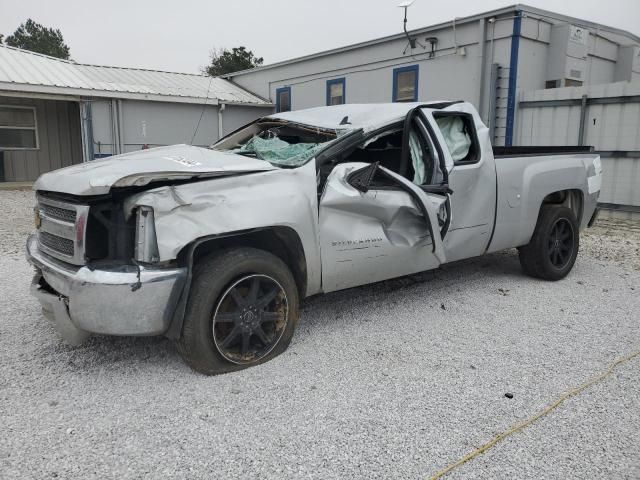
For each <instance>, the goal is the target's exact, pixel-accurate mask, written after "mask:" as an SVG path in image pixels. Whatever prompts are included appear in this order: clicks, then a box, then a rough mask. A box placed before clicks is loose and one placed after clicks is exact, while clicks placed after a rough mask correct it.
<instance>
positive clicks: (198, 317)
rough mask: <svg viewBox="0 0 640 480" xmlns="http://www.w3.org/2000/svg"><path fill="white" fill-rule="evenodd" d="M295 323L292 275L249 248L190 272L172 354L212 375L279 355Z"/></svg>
mask: <svg viewBox="0 0 640 480" xmlns="http://www.w3.org/2000/svg"><path fill="white" fill-rule="evenodd" d="M297 319H298V291H297V287H296V284H295V281H294V279H293V275H292V274H291V272H290V271H289V269H288V268H287V266H286V265H285V263H284V262H283V261H282V260H280V259H279V258H278V257H276V256H274V255H272V254H270V253H268V252H265V251H262V250H257V249H254V248H236V249H231V250H224V251H220V252H216V253H215V254H213V255H211V256H209V257H207V258H205V259H203V260H202V261H201V262H200V263H199V264H198V265H197V266H196V267H195V268H194V275H193V283H192V287H191V294H190V296H189V303H188V305H187V311H186V313H185V321H184V327H183V331H182V337H181V338H180V340H179V341H178V342H177V346H178V351H179V352H180V354H181V356H182V357H183V358H184V360H185V361H186V362H187V364H189V366H191V367H192V368H193V369H194V370H196V371H198V372H201V373H204V374H207V375H215V374H219V373H225V372H230V371H234V370H239V369H242V368H247V367H250V366H253V365H258V364H260V363H263V362H266V361H268V360H270V359H272V358H273V357H275V356H277V355H279V354H280V353H282V352H283V351H284V350H286V348H287V347H288V345H289V342H290V341H291V338H292V337H293V332H294V330H295V325H296V323H297Z"/></svg>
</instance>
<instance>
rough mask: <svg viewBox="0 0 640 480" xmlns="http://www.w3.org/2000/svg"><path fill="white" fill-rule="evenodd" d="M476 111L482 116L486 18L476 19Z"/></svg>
mask: <svg viewBox="0 0 640 480" xmlns="http://www.w3.org/2000/svg"><path fill="white" fill-rule="evenodd" d="M478 30H479V34H478V49H479V51H478V112H480V117H483V111H484V95H483V93H484V83H485V82H484V77H485V70H486V68H485V61H484V50H485V38H486V34H487V19H486V18H481V19H480V20H478Z"/></svg>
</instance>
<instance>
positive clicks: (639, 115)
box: [517, 82, 640, 219]
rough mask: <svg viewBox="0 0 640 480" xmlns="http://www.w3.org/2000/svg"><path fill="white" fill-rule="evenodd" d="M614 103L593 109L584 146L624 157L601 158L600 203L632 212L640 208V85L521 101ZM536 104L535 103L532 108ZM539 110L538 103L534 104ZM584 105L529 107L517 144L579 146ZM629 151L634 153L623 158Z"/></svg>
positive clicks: (548, 93) (547, 93) (550, 93)
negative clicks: (600, 100)
mask: <svg viewBox="0 0 640 480" xmlns="http://www.w3.org/2000/svg"><path fill="white" fill-rule="evenodd" d="M583 95H587V97H588V98H610V99H611V98H614V99H619V100H620V101H618V100H616V103H610V104H604V105H603V104H593V105H588V106H587V110H586V115H585V125H584V144H585V145H592V146H593V147H594V148H595V149H596V150H598V151H604V152H622V153H620V154H616V153H614V154H613V155H612V156H611V155H608V154H607V156H603V157H602V169H603V181H602V189H601V193H600V202H603V203H611V204H616V205H619V206H621V207H620V208H628V206H631V207H634V208H638V207H640V158H638V152H640V102H638V96H640V83H636V84H633V83H629V82H619V83H612V84H606V85H593V86H587V87H580V88H578V87H573V88H558V89H552V90H538V91H532V92H527V93H525V94H523V95H522V96H521V100H522V101H526V102H535V101H541V100H543V101H548V100H559V101H563V100H570V99H573V100H578V99H581V98H582V96H583ZM530 105H531V104H530ZM533 105H535V104H533ZM580 111H581V107H580V106H579V105H562V106H540V107H536V106H533V107H531V106H528V107H526V108H520V111H519V118H518V122H519V125H518V129H517V131H518V137H517V140H518V144H520V145H577V144H578V132H579V129H580ZM624 152H629V153H628V154H627V153H624ZM604 216H605V217H613V218H623V219H625V218H626V219H631V218H636V219H640V214H638V213H633V212H625V211H617V210H616V211H613V212H605V214H604Z"/></svg>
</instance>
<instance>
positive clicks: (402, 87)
mask: <svg viewBox="0 0 640 480" xmlns="http://www.w3.org/2000/svg"><path fill="white" fill-rule="evenodd" d="M417 100H418V65H411V66H409V67H401V68H394V69H393V101H394V102H415V101H417Z"/></svg>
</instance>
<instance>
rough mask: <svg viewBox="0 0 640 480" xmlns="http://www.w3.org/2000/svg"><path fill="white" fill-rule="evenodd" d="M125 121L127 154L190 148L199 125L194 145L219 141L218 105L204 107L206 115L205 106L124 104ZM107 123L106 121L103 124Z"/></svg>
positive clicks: (123, 102)
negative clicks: (180, 146) (146, 149)
mask: <svg viewBox="0 0 640 480" xmlns="http://www.w3.org/2000/svg"><path fill="white" fill-rule="evenodd" d="M238 108H246V107H238ZM263 110H264V109H263ZM225 113H226V111H225ZM264 113H265V114H266V113H267V112H264ZM94 115H95V112H94ZM201 115H202V119H201V120H200V116H201ZM223 115H224V114H223ZM122 117H123V125H122V135H123V142H124V148H125V151H126V152H131V151H134V150H140V149H141V148H142V145H143V144H148V145H149V146H150V147H156V146H163V145H174V144H180V143H185V144H191V140H192V138H193V134H194V132H195V131H196V126H197V125H198V121H200V125H199V126H198V131H197V134H196V136H195V138H194V139H193V145H199V146H208V145H211V144H212V143H213V142H214V141H215V140H216V139H217V138H218V107H217V106H216V105H207V106H204V113H203V105H189V104H174V103H165V102H145V101H138V100H123V101H122ZM94 118H95V117H94ZM223 118H224V117H223ZM254 118H255V117H254ZM105 121H106V120H104V119H103V120H101V122H100V123H103V122H105Z"/></svg>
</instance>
